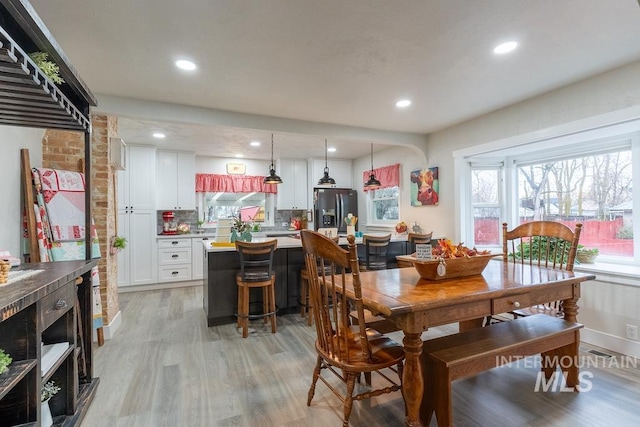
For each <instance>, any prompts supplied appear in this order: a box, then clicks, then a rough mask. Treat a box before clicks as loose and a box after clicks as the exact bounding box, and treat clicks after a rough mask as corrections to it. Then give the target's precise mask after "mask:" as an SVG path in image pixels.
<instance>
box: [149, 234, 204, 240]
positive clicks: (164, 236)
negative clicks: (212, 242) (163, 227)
mask: <svg viewBox="0 0 640 427" xmlns="http://www.w3.org/2000/svg"><path fill="white" fill-rule="evenodd" d="M215 236H216V233H185V234H158V235H157V236H156V239H191V238H193V237H207V238H212V237H215Z"/></svg>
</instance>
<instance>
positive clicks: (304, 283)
mask: <svg viewBox="0 0 640 427" xmlns="http://www.w3.org/2000/svg"><path fill="white" fill-rule="evenodd" d="M332 230H335V233H333V234H332V235H331V236H328V237H330V238H331V240H333V241H334V242H336V243H338V241H339V240H340V238H339V237H338V229H337V228H334V229H332ZM318 233H320V231H319V230H318ZM321 234H323V233H321ZM318 269H319V271H322V270H321V267H320V266H318ZM325 274H331V269H330V268H329V267H328V266H327V267H325ZM298 302H299V304H300V317H305V316H306V317H307V325H309V326H311V325H312V324H313V306H312V305H311V304H310V303H309V274H308V273H307V269H306V268H303V269H302V270H301V271H300V301H298Z"/></svg>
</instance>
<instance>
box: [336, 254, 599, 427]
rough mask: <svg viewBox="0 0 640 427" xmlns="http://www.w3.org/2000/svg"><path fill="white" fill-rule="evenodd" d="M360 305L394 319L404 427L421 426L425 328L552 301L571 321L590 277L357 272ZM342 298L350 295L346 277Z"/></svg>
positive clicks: (498, 269)
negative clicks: (401, 356)
mask: <svg viewBox="0 0 640 427" xmlns="http://www.w3.org/2000/svg"><path fill="white" fill-rule="evenodd" d="M360 279H361V283H362V301H363V303H364V306H365V307H366V308H368V309H369V310H371V311H372V312H373V313H374V314H380V315H383V316H385V317H386V318H388V319H391V320H392V321H394V322H395V323H396V324H397V325H398V327H399V328H401V329H402V331H403V332H404V339H403V341H402V343H403V346H404V351H405V355H406V360H405V367H404V372H403V376H402V381H403V396H404V399H405V403H406V410H407V414H406V419H405V425H406V426H422V425H423V424H422V421H421V420H420V405H421V403H422V398H423V387H424V376H423V372H422V367H421V363H420V356H421V354H422V333H423V332H424V331H426V330H427V329H428V328H429V327H433V326H438V325H444V324H449V323H454V322H460V330H466V329H469V328H472V327H478V326H481V324H482V323H481V322H482V319H483V318H484V317H486V316H490V315H495V314H500V313H505V312H508V311H510V310H513V309H515V308H518V307H528V306H531V305H536V304H543V303H548V302H552V301H560V300H562V301H564V303H563V304H564V305H563V308H564V313H565V319H567V320H569V321H572V322H576V321H577V314H578V304H577V302H578V299H579V298H580V284H581V283H582V282H583V281H586V280H593V279H595V276H594V275H592V274H583V273H577V272H571V271H564V270H553V269H550V268H544V267H537V266H535V265H521V264H516V263H511V262H503V261H502V260H498V259H496V260H492V261H490V262H489V264H488V265H487V267H486V268H485V269H484V271H483V272H482V274H481V275H478V274H476V275H473V276H467V277H459V278H451V279H442V280H425V279H421V278H420V276H419V275H418V273H417V271H416V269H415V268H413V267H406V268H394V269H387V270H377V271H365V272H361V273H360ZM347 280H348V281H349V282H348V283H347V290H346V293H347V296H349V297H353V293H352V292H353V288H352V287H351V282H350V280H351V277H350V276H349V277H348V279H347Z"/></svg>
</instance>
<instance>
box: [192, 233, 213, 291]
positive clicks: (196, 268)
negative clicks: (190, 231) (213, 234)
mask: <svg viewBox="0 0 640 427" xmlns="http://www.w3.org/2000/svg"><path fill="white" fill-rule="evenodd" d="M208 240H209V238H208V237H193V238H192V239H191V257H192V258H191V278H192V279H193V280H202V278H203V277H204V272H203V271H204V270H203V268H204V261H205V258H206V252H205V251H204V246H203V243H202V242H207V241H208Z"/></svg>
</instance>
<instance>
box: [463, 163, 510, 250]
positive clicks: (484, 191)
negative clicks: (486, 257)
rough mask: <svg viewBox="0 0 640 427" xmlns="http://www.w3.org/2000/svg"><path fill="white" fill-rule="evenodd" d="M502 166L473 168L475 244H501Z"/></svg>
mask: <svg viewBox="0 0 640 427" xmlns="http://www.w3.org/2000/svg"><path fill="white" fill-rule="evenodd" d="M500 176H501V168H497V167H495V168H489V167H485V168H473V166H472V170H471V206H472V209H473V237H474V239H473V241H474V245H499V244H500V242H501V240H500V233H501V227H500V222H501V221H500V208H501V202H502V199H501V197H500V194H501V191H500V187H501V185H500V184H501V179H500Z"/></svg>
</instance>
